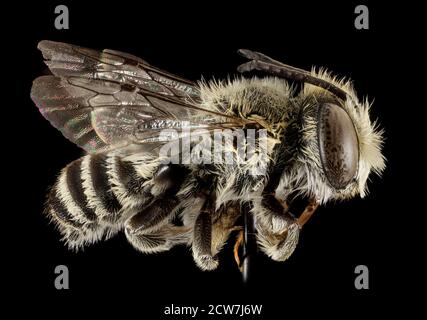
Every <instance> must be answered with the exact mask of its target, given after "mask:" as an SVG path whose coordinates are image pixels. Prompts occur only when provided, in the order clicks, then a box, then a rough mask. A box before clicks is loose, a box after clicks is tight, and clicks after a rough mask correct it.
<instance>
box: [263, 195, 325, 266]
mask: <svg viewBox="0 0 427 320" xmlns="http://www.w3.org/2000/svg"><path fill="white" fill-rule="evenodd" d="M318 206H319V203H318V201H317V200H315V199H311V200H310V202H309V204H308V205H307V207H306V208H305V210H304V212H303V213H302V214H301V215H300V216H299V218H294V217H293V216H291V215H290V213H289V215H287V216H286V219H285V224H284V225H283V226H282V229H281V230H280V231H277V230H274V229H272V227H271V226H269V225H268V224H265V223H264V224H263V223H262V222H260V223H258V225H257V231H258V241H259V243H260V245H261V248H262V250H263V251H264V252H265V253H266V254H267V255H268V256H269V257H270V258H272V259H273V260H276V261H285V260H286V259H288V258H289V257H290V256H291V254H292V253H293V252H294V250H295V248H296V246H297V244H298V240H299V234H300V231H301V228H302V227H303V226H304V224H305V223H306V222H307V221H308V220H309V219H310V217H311V216H312V215H313V213H314V212H315V211H316V209H317V207H318Z"/></svg>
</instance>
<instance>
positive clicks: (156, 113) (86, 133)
mask: <svg viewBox="0 0 427 320" xmlns="http://www.w3.org/2000/svg"><path fill="white" fill-rule="evenodd" d="M39 49H40V50H41V51H42V53H43V56H44V58H45V59H47V61H46V64H47V65H48V66H49V68H50V70H51V71H52V73H53V74H54V75H53V76H43V77H40V78H37V79H36V80H35V81H34V83H33V87H32V91H31V96H32V99H33V100H34V102H35V103H36V105H37V106H38V107H39V109H40V111H41V113H42V114H43V115H44V117H45V118H46V119H48V120H49V121H50V122H51V123H52V125H53V126H54V127H56V128H57V129H59V130H60V131H61V132H62V133H63V134H64V136H65V137H67V138H68V139H69V140H71V141H72V142H74V143H76V144H77V145H78V146H80V147H81V148H83V149H85V150H86V151H88V152H95V151H100V150H108V149H111V148H117V147H121V146H126V145H128V144H134V143H145V142H159V141H160V140H161V139H164V138H165V137H164V136H162V137H161V136H160V133H161V131H162V130H163V129H178V130H180V129H182V128H183V127H186V128H206V129H212V128H221V127H228V128H230V127H233V126H241V125H242V122H241V120H240V119H236V118H232V119H230V118H231V117H230V116H226V115H222V114H218V113H216V112H214V111H209V110H204V109H202V108H200V107H199V106H198V102H199V90H198V88H197V86H196V85H195V84H194V83H192V82H190V81H188V80H184V79H181V78H179V77H177V76H174V75H172V74H169V73H167V72H164V71H161V70H159V69H157V68H154V67H152V66H150V65H149V64H147V63H146V62H145V61H144V60H142V59H139V58H137V57H134V56H132V55H129V54H125V53H121V52H118V51H112V50H104V51H102V52H98V51H95V50H90V49H85V48H81V47H77V46H72V45H69V44H64V43H56V42H51V41H42V42H40V43H39Z"/></svg>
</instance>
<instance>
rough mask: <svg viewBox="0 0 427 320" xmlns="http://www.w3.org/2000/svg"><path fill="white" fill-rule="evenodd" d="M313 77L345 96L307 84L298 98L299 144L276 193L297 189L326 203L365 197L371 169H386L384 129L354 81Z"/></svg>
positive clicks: (318, 74) (321, 74) (323, 75)
mask: <svg viewBox="0 0 427 320" xmlns="http://www.w3.org/2000/svg"><path fill="white" fill-rule="evenodd" d="M311 75H312V77H313V78H316V79H320V80H321V81H322V82H323V83H331V85H330V87H334V88H337V89H336V90H335V91H339V92H341V93H342V94H341V95H340V96H337V95H336V94H335V93H333V92H331V91H329V90H327V89H325V87H326V85H324V86H323V87H319V86H316V85H313V84H311V83H305V84H304V88H303V90H302V91H301V93H300V95H299V97H298V99H297V100H298V101H299V102H298V103H299V105H298V106H297V109H298V110H299V111H298V112H299V114H300V116H299V119H298V124H297V125H296V127H297V129H295V131H297V135H298V144H297V145H296V146H295V148H294V149H293V150H292V157H291V161H289V162H290V163H289V165H288V166H287V168H285V170H284V171H283V173H282V176H281V181H280V183H279V187H278V189H277V191H276V192H279V193H283V195H282V197H283V198H287V197H288V195H289V194H290V193H292V192H294V191H295V190H297V191H298V192H299V193H300V194H302V195H304V196H307V197H309V198H316V199H318V200H319V202H321V203H325V202H327V201H329V200H341V199H348V198H352V197H355V196H357V195H360V196H361V197H364V196H365V195H366V193H367V188H366V182H367V179H368V176H369V175H370V173H371V172H374V173H377V174H380V173H381V172H382V171H383V169H384V167H385V159H384V157H383V155H382V152H381V149H382V143H383V131H382V130H379V129H378V128H377V126H376V124H375V122H372V121H371V119H370V115H369V110H370V103H369V102H368V101H367V100H365V101H362V102H361V101H359V100H358V98H357V95H356V93H355V91H354V89H353V88H352V86H351V84H350V82H348V81H344V80H337V79H336V78H334V77H332V76H330V75H329V74H328V73H327V72H326V71H320V72H315V71H312V72H311ZM344 97H345V98H344ZM293 134H294V135H295V132H294V133H293ZM284 140H286V137H285V139H284ZM288 141H289V140H288Z"/></svg>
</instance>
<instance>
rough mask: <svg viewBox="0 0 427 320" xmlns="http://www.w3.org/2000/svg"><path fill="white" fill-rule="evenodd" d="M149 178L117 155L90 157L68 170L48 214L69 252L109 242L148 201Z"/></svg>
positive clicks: (52, 195) (54, 192)
mask: <svg viewBox="0 0 427 320" xmlns="http://www.w3.org/2000/svg"><path fill="white" fill-rule="evenodd" d="M148 178H149V177H148V176H147V177H143V176H141V175H140V174H139V173H137V169H136V168H135V166H134V163H132V162H130V161H125V160H123V159H121V158H120V157H118V156H115V155H108V154H107V155H105V154H97V155H87V156H84V157H82V158H80V159H78V160H76V161H73V162H72V163H70V164H69V165H68V166H67V167H65V168H64V169H63V170H62V171H61V173H60V175H59V177H58V180H57V182H56V183H55V185H54V186H53V187H52V189H51V190H50V193H49V196H48V199H47V204H46V211H47V213H48V215H49V216H50V218H51V220H52V221H53V222H54V223H55V224H56V225H57V227H58V229H59V231H60V232H61V233H62V235H63V236H64V240H65V242H66V243H67V245H68V246H69V247H70V248H79V247H82V246H84V245H86V244H91V243H94V242H96V241H98V240H101V239H105V238H109V237H111V236H112V235H114V234H115V233H117V231H119V230H120V229H122V228H123V224H124V221H125V220H126V219H127V218H129V217H130V216H131V215H132V214H133V213H135V211H136V210H138V209H139V208H140V207H141V205H142V204H143V203H144V201H146V200H147V198H148V197H149V192H147V190H146V189H147V184H146V182H147V180H148Z"/></svg>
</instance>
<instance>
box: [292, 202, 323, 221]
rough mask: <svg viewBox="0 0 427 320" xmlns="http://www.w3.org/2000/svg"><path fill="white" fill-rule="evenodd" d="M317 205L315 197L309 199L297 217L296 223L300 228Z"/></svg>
mask: <svg viewBox="0 0 427 320" xmlns="http://www.w3.org/2000/svg"><path fill="white" fill-rule="evenodd" d="M318 207H319V201H317V200H315V199H311V200H310V202H309V203H308V205H307V207H305V209H304V211H303V213H301V215H300V216H299V217H298V219H297V222H296V223H297V224H298V226H299V227H300V228H302V227H303V226H304V225H305V224H306V222H307V221H308V220H309V219H310V218H311V216H312V215H313V213H314V212H315V211H316V209H317V208H318Z"/></svg>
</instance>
